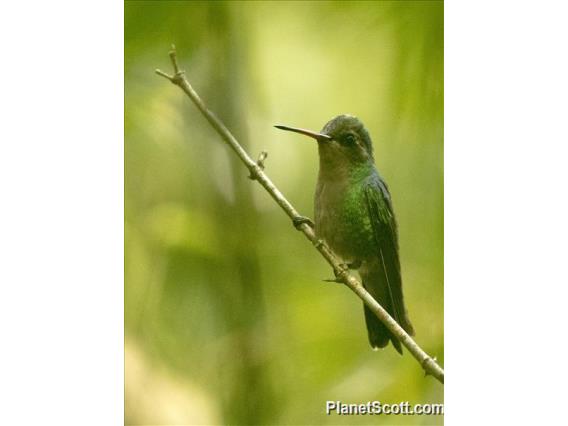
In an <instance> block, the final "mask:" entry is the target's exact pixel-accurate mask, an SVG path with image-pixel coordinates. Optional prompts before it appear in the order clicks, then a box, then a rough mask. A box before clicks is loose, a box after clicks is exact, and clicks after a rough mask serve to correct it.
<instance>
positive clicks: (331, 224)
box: [314, 181, 374, 262]
mask: <svg viewBox="0 0 568 426" xmlns="http://www.w3.org/2000/svg"><path fill="white" fill-rule="evenodd" d="M314 201H315V202H314V210H315V211H314V216H315V231H316V235H318V237H320V238H323V239H324V240H325V242H326V243H327V244H328V245H329V246H330V248H331V249H332V250H333V251H334V252H335V253H336V254H337V255H339V256H340V257H341V258H342V259H343V260H344V261H345V262H354V261H356V260H364V259H365V258H367V257H368V256H369V255H370V254H371V253H372V252H373V251H374V250H373V245H374V243H373V233H372V228H371V223H370V220H369V213H368V210H367V207H366V202H365V194H364V190H363V186H362V185H349V183H348V182H341V181H339V182H338V181H336V182H333V181H331V182H321V181H320V182H318V185H317V187H316V194H315V200H314Z"/></svg>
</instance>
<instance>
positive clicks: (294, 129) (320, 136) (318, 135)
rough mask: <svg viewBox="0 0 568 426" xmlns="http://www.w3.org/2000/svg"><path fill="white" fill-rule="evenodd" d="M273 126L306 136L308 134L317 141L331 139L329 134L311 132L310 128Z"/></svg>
mask: <svg viewBox="0 0 568 426" xmlns="http://www.w3.org/2000/svg"><path fill="white" fill-rule="evenodd" d="M274 127H276V128H277V129H280V130H287V131H289V132H296V133H300V134H301V135H306V136H309V137H310V138H314V139H315V140H317V141H329V140H331V136H328V135H324V134H323V133H317V132H312V131H311V130H306V129H299V128H297V127H289V126H281V125H276V126H274Z"/></svg>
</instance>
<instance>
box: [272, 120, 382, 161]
mask: <svg viewBox="0 0 568 426" xmlns="http://www.w3.org/2000/svg"><path fill="white" fill-rule="evenodd" d="M275 127H277V128H279V129H282V130H288V131H291V132H296V133H300V134H303V135H306V136H309V137H311V138H313V139H315V140H316V141H317V142H318V149H319V155H320V165H321V166H322V167H326V168H327V167H333V168H337V167H342V166H343V167H345V166H347V167H348V168H351V167H356V166H357V165H360V164H365V163H368V162H373V144H372V142H371V137H370V136H369V133H368V132H367V130H366V129H365V126H363V123H362V122H361V121H360V120H359V119H358V118H357V117H354V116H352V115H345V114H342V115H338V116H337V117H334V118H333V119H331V120H330V121H329V122H328V123H327V124H326V125H325V126H323V129H322V130H321V132H319V133H318V132H313V131H311V130H305V129H299V128H295V127H288V126H280V125H279V126H275Z"/></svg>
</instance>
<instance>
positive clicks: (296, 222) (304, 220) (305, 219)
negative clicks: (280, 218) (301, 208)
mask: <svg viewBox="0 0 568 426" xmlns="http://www.w3.org/2000/svg"><path fill="white" fill-rule="evenodd" d="M292 223H293V224H294V227H295V228H296V229H297V230H298V231H299V230H300V226H302V225H303V224H304V223H305V224H307V225H309V226H310V228H313V227H314V226H315V225H314V222H313V221H312V220H311V219H310V218H309V217H306V216H296V217H295V218H294V219H292Z"/></svg>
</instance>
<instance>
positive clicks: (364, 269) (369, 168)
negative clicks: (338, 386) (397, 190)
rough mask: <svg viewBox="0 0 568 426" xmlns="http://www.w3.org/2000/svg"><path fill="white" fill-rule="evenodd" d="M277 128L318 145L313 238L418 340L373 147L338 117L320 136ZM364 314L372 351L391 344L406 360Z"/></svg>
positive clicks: (354, 125)
mask: <svg viewBox="0 0 568 426" xmlns="http://www.w3.org/2000/svg"><path fill="white" fill-rule="evenodd" d="M276 127H277V128H279V129H282V130H289V131H293V132H296V133H301V134H303V135H306V136H310V137H312V138H314V139H315V140H316V141H317V143H318V151H319V176H318V182H317V186H316V193H315V203H314V210H315V233H316V235H317V236H318V237H319V238H322V239H323V240H324V241H325V242H326V243H327V244H328V245H329V246H330V248H331V249H332V250H333V251H334V252H335V253H336V254H337V255H338V256H340V257H341V258H342V260H343V261H344V262H345V264H346V265H348V266H349V267H350V268H352V269H358V271H359V273H360V275H361V278H362V280H363V286H364V287H365V288H366V289H367V291H368V292H369V293H370V294H371V295H372V296H373V297H374V298H375V299H376V300H377V302H379V303H380V304H381V306H382V307H383V308H385V309H386V310H387V311H388V313H389V314H390V315H391V316H392V317H393V318H394V319H395V320H396V322H398V324H399V325H400V326H401V327H402V328H404V330H406V332H407V333H408V334H410V335H414V329H413V327H412V324H411V323H410V320H409V319H408V314H407V312H406V308H405V306H404V298H403V295H402V280H401V274H400V260H399V255H398V234H397V224H396V220H395V217H394V212H393V208H392V202H391V196H390V193H389V190H388V188H387V185H386V183H385V182H384V180H383V179H382V178H381V177H380V176H379V173H378V172H377V168H376V167H375V162H374V157H373V145H372V142H371V138H370V136H369V133H368V132H367V130H366V129H365V127H364V126H363V123H361V121H359V119H357V118H356V117H353V116H351V115H339V116H337V117H335V118H333V119H332V120H331V121H329V122H328V123H327V124H326V125H325V126H324V128H323V129H322V131H321V132H320V133H317V132H312V131H310V130H304V129H298V128H293V127H288V126H276ZM364 309H365V322H366V324H367V331H368V335H369V342H370V344H371V346H372V347H373V348H383V347H385V346H386V345H388V343H389V340H390V341H392V344H393V346H394V347H395V348H396V350H397V351H398V352H399V353H401V354H402V347H401V344H400V342H399V340H398V339H397V338H396V337H394V336H393V335H392V334H391V332H390V331H389V330H388V329H387V328H386V327H385V326H384V325H383V323H382V322H381V321H380V320H379V319H378V318H377V317H376V316H375V315H374V314H373V313H372V312H371V311H370V310H369V309H368V308H367V306H364Z"/></svg>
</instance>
